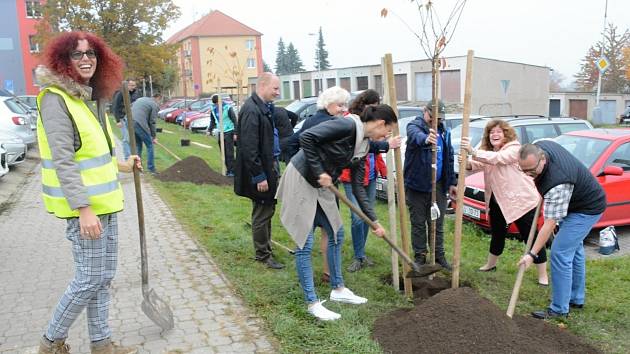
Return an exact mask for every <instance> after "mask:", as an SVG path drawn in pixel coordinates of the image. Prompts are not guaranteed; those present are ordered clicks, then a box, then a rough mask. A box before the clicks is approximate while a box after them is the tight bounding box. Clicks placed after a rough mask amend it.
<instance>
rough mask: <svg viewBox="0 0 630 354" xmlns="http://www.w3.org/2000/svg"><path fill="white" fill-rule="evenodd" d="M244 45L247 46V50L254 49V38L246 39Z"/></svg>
mask: <svg viewBox="0 0 630 354" xmlns="http://www.w3.org/2000/svg"><path fill="white" fill-rule="evenodd" d="M245 47H246V48H247V50H249V51H252V50H254V40H253V39H248V40H246V41H245Z"/></svg>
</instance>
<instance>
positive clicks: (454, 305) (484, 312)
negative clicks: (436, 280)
mask: <svg viewBox="0 0 630 354" xmlns="http://www.w3.org/2000/svg"><path fill="white" fill-rule="evenodd" d="M425 281H426V282H427V285H431V284H430V283H431V282H432V281H429V280H425ZM414 285H415V284H414ZM374 338H375V340H376V341H377V342H378V343H379V344H380V345H381V347H382V348H383V351H385V352H386V353H599V351H598V350H597V349H595V348H593V347H591V346H589V345H587V344H584V343H582V342H581V340H580V339H579V338H578V337H576V336H575V335H573V334H571V333H569V332H568V331H566V330H563V329H560V328H558V327H557V326H554V325H551V324H548V323H546V322H545V321H542V320H537V319H534V318H531V317H523V316H514V318H513V319H510V318H509V317H507V315H506V314H505V311H504V310H502V309H500V308H498V307H497V306H496V305H495V304H493V303H492V302H490V301H489V300H487V299H484V298H482V297H480V296H479V295H478V294H477V293H476V292H475V291H474V290H472V289H471V288H465V287H462V288H458V289H447V290H444V291H441V292H439V293H438V294H437V295H435V296H433V297H430V298H428V299H427V300H424V301H421V302H420V303H419V304H417V305H416V307H414V308H413V309H411V310H408V309H399V310H395V311H393V312H391V313H388V314H387V315H385V316H383V317H381V318H379V319H377V320H376V322H375V324H374Z"/></svg>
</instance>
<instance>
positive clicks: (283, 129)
mask: <svg viewBox="0 0 630 354" xmlns="http://www.w3.org/2000/svg"><path fill="white" fill-rule="evenodd" d="M289 112H291V111H288V110H286V109H285V108H283V107H275V108H274V110H273V117H274V119H275V122H276V128H277V129H278V138H279V139H280V149H281V150H282V151H283V152H284V146H286V144H287V142H288V141H289V139H291V136H292V135H293V125H292V123H291V116H290V114H289ZM291 113H293V112H291ZM280 156H281V160H282V161H285V162H288V160H286V159H284V158H283V157H282V156H283V155H282V154H281V155H280Z"/></svg>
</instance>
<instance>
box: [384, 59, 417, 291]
mask: <svg viewBox="0 0 630 354" xmlns="http://www.w3.org/2000/svg"><path fill="white" fill-rule="evenodd" d="M382 72H383V83H384V90H383V92H384V93H385V100H384V102H385V103H387V104H389V105H390V106H391V107H392V109H393V110H394V112H396V115H398V105H397V103H396V87H395V85H394V64H393V62H392V55H391V54H390V53H388V54H385V56H384V57H383V59H382ZM392 133H393V135H394V136H397V135H400V131H399V130H398V124H396V125H394V131H393V132H392ZM394 161H395V168H396V189H397V191H398V194H397V197H398V199H397V200H398V218H399V221H400V233H401V241H402V250H403V252H404V253H405V254H407V255H408V254H409V244H410V241H409V229H408V227H407V217H406V216H407V208H406V204H405V187H404V179H403V164H402V158H401V156H400V148H398V149H394ZM387 182H388V183H387V184H388V185H389V184H390V183H392V180H389V179H388V181H387ZM388 193H389V191H388ZM388 201H389V197H388ZM394 220H395V218H394ZM392 235H393V236H395V234H392ZM393 238H394V239H396V237H393ZM410 270H411V269H410V267H409V265H408V264H407V263H403V273H404V274H407V273H409V271H410ZM404 288H405V295H406V296H407V297H409V298H412V297H413V289H412V285H411V279H409V278H405V280H404Z"/></svg>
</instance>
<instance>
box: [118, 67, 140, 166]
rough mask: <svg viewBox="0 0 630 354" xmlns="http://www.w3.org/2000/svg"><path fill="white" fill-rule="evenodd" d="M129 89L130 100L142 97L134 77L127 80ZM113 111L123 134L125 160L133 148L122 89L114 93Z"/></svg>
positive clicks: (131, 101)
mask: <svg viewBox="0 0 630 354" xmlns="http://www.w3.org/2000/svg"><path fill="white" fill-rule="evenodd" d="M127 89H128V90H129V100H130V103H133V102H134V101H135V100H137V99H138V98H139V97H140V93H139V92H138V90H136V81H135V80H133V79H128V80H127ZM112 111H113V113H114V118H115V119H116V126H117V127H118V128H120V132H121V134H122V143H123V154H124V156H125V160H127V159H128V158H129V155H131V148H130V146H129V131H128V130H127V113H125V104H124V102H123V96H122V95H121V94H120V90H119V91H116V93H114V98H113V99H112Z"/></svg>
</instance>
